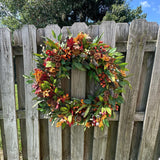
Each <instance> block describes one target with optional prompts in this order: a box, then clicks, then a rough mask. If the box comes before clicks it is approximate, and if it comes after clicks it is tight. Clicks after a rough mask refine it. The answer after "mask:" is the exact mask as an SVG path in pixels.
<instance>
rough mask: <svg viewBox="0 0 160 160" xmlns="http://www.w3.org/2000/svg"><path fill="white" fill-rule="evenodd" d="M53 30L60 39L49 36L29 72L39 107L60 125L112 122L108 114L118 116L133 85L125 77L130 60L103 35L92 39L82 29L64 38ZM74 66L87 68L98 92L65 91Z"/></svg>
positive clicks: (79, 68)
mask: <svg viewBox="0 0 160 160" xmlns="http://www.w3.org/2000/svg"><path fill="white" fill-rule="evenodd" d="M52 34H53V37H54V38H55V39H56V38H57V39H58V40H57V41H58V42H55V41H53V40H51V39H49V38H46V41H45V47H43V49H42V53H40V54H35V56H36V58H37V59H36V62H37V68H35V69H34V72H32V73H31V74H30V76H25V78H29V79H28V80H27V82H28V83H34V84H33V85H32V87H33V92H34V93H35V95H36V97H35V98H34V100H37V101H38V102H37V103H38V106H39V107H38V110H39V111H41V112H43V113H44V114H46V113H47V114H48V115H49V117H50V121H52V122H56V123H57V124H56V126H57V127H59V126H62V128H64V127H65V126H66V125H69V126H71V125H83V126H84V127H85V128H86V127H91V126H99V127H100V128H102V129H103V127H104V126H105V125H106V126H109V122H108V117H114V112H115V111H118V109H119V106H120V105H121V103H123V101H124V100H123V97H122V92H123V91H124V86H125V85H126V84H127V85H129V82H128V81H127V80H126V79H125V78H126V74H125V71H127V69H126V68H125V65H126V64H127V63H124V62H122V59H123V58H124V55H123V54H122V53H119V52H117V51H116V48H111V47H110V46H109V45H106V44H104V43H103V42H102V41H100V39H101V36H100V37H99V38H98V37H96V38H95V39H94V40H93V41H92V40H91V37H90V36H89V35H87V34H85V33H82V32H80V33H79V34H78V35H77V36H76V37H72V36H69V37H68V38H67V39H66V40H65V41H62V34H59V35H58V37H56V34H55V33H54V31H52ZM71 69H78V70H81V71H87V74H88V75H89V78H90V79H92V80H94V81H95V83H96V86H97V87H96V91H95V94H94V95H87V97H86V99H78V98H75V97H70V96H69V94H68V93H64V91H63V89H62V88H61V85H60V84H61V80H62V79H63V78H68V79H69V78H70V70H71ZM30 78H32V80H31V79H30Z"/></svg>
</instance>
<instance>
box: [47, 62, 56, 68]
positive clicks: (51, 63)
mask: <svg viewBox="0 0 160 160" xmlns="http://www.w3.org/2000/svg"><path fill="white" fill-rule="evenodd" d="M46 67H55V63H53V62H52V61H47V62H46Z"/></svg>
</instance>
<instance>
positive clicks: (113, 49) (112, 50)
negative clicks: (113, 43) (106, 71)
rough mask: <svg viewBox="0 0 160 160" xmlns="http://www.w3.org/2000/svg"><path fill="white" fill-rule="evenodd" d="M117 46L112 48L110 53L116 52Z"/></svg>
mask: <svg viewBox="0 0 160 160" xmlns="http://www.w3.org/2000/svg"><path fill="white" fill-rule="evenodd" d="M116 49H117V48H112V49H111V50H110V51H109V53H114V52H115V51H116Z"/></svg>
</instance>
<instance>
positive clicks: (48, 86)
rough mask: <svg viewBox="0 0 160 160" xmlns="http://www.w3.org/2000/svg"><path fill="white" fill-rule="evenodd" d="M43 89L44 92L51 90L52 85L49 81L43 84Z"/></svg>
mask: <svg viewBox="0 0 160 160" xmlns="http://www.w3.org/2000/svg"><path fill="white" fill-rule="evenodd" d="M41 88H42V90H46V89H49V88H50V83H49V82H48V81H44V82H43V83H42V84H41Z"/></svg>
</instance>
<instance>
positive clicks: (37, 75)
mask: <svg viewBox="0 0 160 160" xmlns="http://www.w3.org/2000/svg"><path fill="white" fill-rule="evenodd" d="M34 75H35V79H36V82H38V83H39V82H40V81H41V77H42V75H43V71H42V70H41V69H35V73H34Z"/></svg>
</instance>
